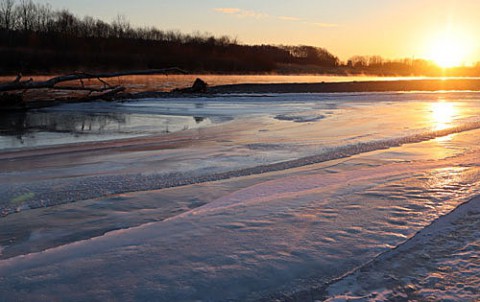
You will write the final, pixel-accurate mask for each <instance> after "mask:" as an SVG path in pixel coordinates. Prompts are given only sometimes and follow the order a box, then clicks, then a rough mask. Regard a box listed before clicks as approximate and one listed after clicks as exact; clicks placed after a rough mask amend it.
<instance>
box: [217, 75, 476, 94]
mask: <svg viewBox="0 0 480 302" xmlns="http://www.w3.org/2000/svg"><path fill="white" fill-rule="evenodd" d="M479 90H480V79H442V78H440V79H418V80H385V81H353V82H329V83H327V82H322V83H282V84H234V85H221V86H215V87H211V88H210V89H209V92H210V93H342V92H396V91H401V92H407V91H479Z"/></svg>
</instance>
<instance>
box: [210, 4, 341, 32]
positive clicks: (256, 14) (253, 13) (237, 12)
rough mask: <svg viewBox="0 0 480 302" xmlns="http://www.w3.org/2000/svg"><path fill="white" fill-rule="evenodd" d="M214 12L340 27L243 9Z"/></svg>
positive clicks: (334, 25)
mask: <svg viewBox="0 0 480 302" xmlns="http://www.w3.org/2000/svg"><path fill="white" fill-rule="evenodd" d="M213 10H214V11H215V12H217V13H222V14H226V15H232V16H236V17H238V18H255V19H266V18H270V19H277V20H281V21H287V22H299V23H303V24H306V25H310V26H316V27H321V28H334V27H338V26H339V25H338V24H334V23H322V22H310V21H308V20H304V19H302V18H297V17H293V16H272V15H269V14H265V13H262V12H257V11H253V10H246V9H241V8H237V7H217V8H214V9H213Z"/></svg>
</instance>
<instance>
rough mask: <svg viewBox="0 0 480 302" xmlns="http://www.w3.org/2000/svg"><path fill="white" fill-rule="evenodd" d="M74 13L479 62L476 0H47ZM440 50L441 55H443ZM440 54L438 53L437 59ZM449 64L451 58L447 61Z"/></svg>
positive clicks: (251, 38)
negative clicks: (453, 56) (447, 55)
mask: <svg viewBox="0 0 480 302" xmlns="http://www.w3.org/2000/svg"><path fill="white" fill-rule="evenodd" d="M49 3H50V4H52V6H53V7H54V8H58V9H60V8H67V9H69V10H71V11H72V12H75V13H76V14H77V15H79V16H83V15H91V16H95V17H98V18H101V19H104V20H108V21H109V20H112V19H113V18H114V17H115V16H116V15H117V14H123V15H125V16H127V18H128V19H129V20H130V21H131V23H132V24H133V25H136V26H144V25H148V26H151V25H153V26H156V27H158V28H160V29H164V30H167V29H178V30H180V31H181V32H183V33H192V32H194V31H200V32H208V33H211V34H214V35H228V36H231V37H237V39H238V40H239V41H240V42H242V43H247V44H261V43H268V44H294V45H296V44H307V45H314V46H320V47H325V48H327V49H328V50H329V51H331V52H332V53H334V54H335V55H337V56H339V57H340V58H341V59H342V60H346V59H348V58H349V57H351V56H353V55H381V56H383V57H385V58H403V57H408V58H427V59H437V60H438V58H437V57H438V56H439V55H440V56H442V54H438V53H436V50H435V49H439V48H440V49H442V51H443V52H449V53H455V54H456V57H457V59H456V60H457V61H458V62H454V63H456V64H459V63H460V64H463V63H467V64H470V63H472V62H476V61H480V51H479V50H480V43H479V42H480V41H479V40H480V38H479V36H478V35H477V31H478V28H480V18H478V12H479V11H480V1H479V0H455V1H454V0H449V1H447V0H445V1H444V0H441V1H440V0H401V1H400V0H341V1H339V0H275V1H262V0H230V1H226V0H224V1H219V0H203V1H197V0H136V1H127V0H103V1H98V0H82V1H72V0H50V1H49ZM443 55H444V56H445V55H446V54H443ZM440 60H441V59H440ZM452 63H453V62H452Z"/></svg>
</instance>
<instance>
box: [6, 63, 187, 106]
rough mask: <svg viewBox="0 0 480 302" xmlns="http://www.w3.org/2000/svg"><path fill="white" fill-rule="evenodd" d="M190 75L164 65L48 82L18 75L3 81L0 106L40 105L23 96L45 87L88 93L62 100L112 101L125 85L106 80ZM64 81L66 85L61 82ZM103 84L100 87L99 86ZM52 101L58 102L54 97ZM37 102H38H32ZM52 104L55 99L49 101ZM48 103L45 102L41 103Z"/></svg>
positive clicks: (71, 75)
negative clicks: (94, 84) (72, 83)
mask: <svg viewBox="0 0 480 302" xmlns="http://www.w3.org/2000/svg"><path fill="white" fill-rule="evenodd" d="M178 73H180V74H187V72H186V71H184V70H182V69H179V68H176V67H174V68H165V69H150V70H134V71H125V72H112V73H85V72H76V73H72V74H69V75H62V76H58V77H53V78H51V79H49V80H46V81H34V80H33V79H29V80H25V81H22V75H21V74H19V75H18V76H17V77H16V78H15V80H13V81H12V82H9V83H4V84H0V108H4V109H26V108H29V107H35V106H37V105H40V104H29V102H26V101H25V99H24V95H25V93H26V92H28V91H33V90H37V89H46V90H50V91H55V90H62V91H72V93H73V92H83V93H86V95H84V96H83V97H70V98H68V99H63V101H81V102H86V101H94V100H98V99H103V100H110V99H113V98H114V97H115V96H116V95H117V94H118V93H120V92H124V91H125V90H126V88H125V87H123V86H121V85H116V86H112V85H110V84H109V83H108V82H107V81H105V80H104V79H108V78H116V77H122V76H136V75H160V74H162V75H165V74H178ZM91 79H95V80H97V81H98V82H99V83H100V84H101V85H97V86H86V85H85V83H84V80H91ZM73 81H79V82H80V83H79V85H70V86H67V85H65V84H67V82H73ZM61 84H63V85H61ZM99 86H101V87H99ZM51 101H58V99H53V100H51ZM32 103H35V102H32ZM50 103H53V102H50ZM44 104H45V102H42V106H43V105H44Z"/></svg>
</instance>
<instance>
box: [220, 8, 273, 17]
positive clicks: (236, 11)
mask: <svg viewBox="0 0 480 302" xmlns="http://www.w3.org/2000/svg"><path fill="white" fill-rule="evenodd" d="M213 10H214V11H216V12H217V13H222V14H228V15H235V16H237V17H240V18H255V19H264V18H268V17H270V16H269V15H268V14H265V13H262V12H256V11H253V10H246V9H240V8H236V7H217V8H214V9H213Z"/></svg>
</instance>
